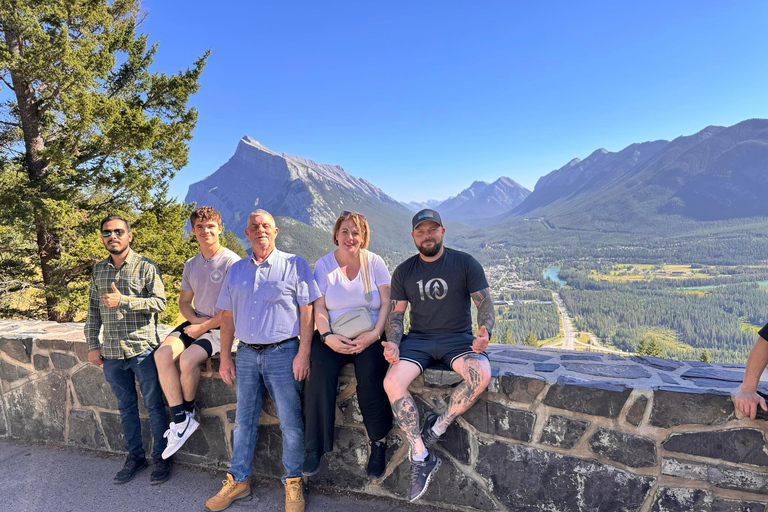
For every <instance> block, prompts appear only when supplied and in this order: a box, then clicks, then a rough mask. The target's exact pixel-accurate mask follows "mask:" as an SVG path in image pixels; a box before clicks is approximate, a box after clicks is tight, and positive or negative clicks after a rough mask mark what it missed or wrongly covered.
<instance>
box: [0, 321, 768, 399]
mask: <svg viewBox="0 0 768 512" xmlns="http://www.w3.org/2000/svg"><path fill="white" fill-rule="evenodd" d="M171 329H172V327H171V326H167V325H160V326H158V331H159V332H160V335H161V338H162V337H163V336H165V335H166V334H168V333H169V332H170V331H171ZM0 340H25V341H26V340H32V341H33V342H34V343H38V342H39V341H48V342H58V343H56V344H53V345H49V346H48V347H46V348H54V349H57V348H59V349H65V348H73V347H74V344H75V343H84V342H85V340H84V335H83V324H82V323H61V324H60V323H56V322H47V321H27V320H0ZM70 343H72V344H73V345H69V344H70ZM59 344H61V345H62V346H57V345H59ZM0 349H2V345H0ZM487 352H488V355H489V357H490V360H491V366H492V368H493V375H494V377H500V376H504V375H508V376H521V377H528V378H532V379H538V380H542V381H546V382H551V383H557V384H561V385H576V386H585V387H597V388H601V389H607V388H611V389H613V390H622V389H626V388H637V389H649V390H662V391H675V392H683V393H697V394H698V393H712V394H718V395H729V394H731V393H732V392H733V391H734V390H735V389H736V388H738V386H739V385H740V384H741V380H742V378H743V376H744V365H743V364H730V363H704V362H700V361H675V360H671V359H663V358H660V357H652V356H619V355H615V354H602V353H597V352H576V351H567V350H561V349H551V348H536V347H529V346H525V345H500V344H493V345H490V346H489V347H488V351H487ZM443 373H445V375H443ZM425 379H426V381H427V385H451V384H453V383H454V382H453V381H454V380H455V379H451V378H450V374H448V373H447V372H443V371H442V370H434V369H431V370H428V371H427V372H426V374H425ZM758 390H759V391H761V392H762V393H765V394H768V373H764V374H763V376H762V377H761V380H760V385H759V386H758Z"/></svg>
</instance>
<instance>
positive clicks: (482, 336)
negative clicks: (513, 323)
mask: <svg viewBox="0 0 768 512" xmlns="http://www.w3.org/2000/svg"><path fill="white" fill-rule="evenodd" d="M471 297H472V302H474V303H475V307H476V308H477V336H476V337H475V341H474V342H473V343H472V350H473V351H474V352H476V353H478V354H479V353H480V352H483V351H484V350H485V349H486V348H488V343H489V342H490V338H491V331H493V326H494V325H495V324H496V310H495V309H494V307H493V299H492V298H491V289H490V288H484V289H482V290H478V291H476V292H474V293H472V294H471Z"/></svg>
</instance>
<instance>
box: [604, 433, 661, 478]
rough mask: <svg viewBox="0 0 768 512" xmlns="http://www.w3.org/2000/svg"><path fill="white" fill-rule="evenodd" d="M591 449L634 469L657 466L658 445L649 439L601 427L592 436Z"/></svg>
mask: <svg viewBox="0 0 768 512" xmlns="http://www.w3.org/2000/svg"><path fill="white" fill-rule="evenodd" d="M589 448H590V449H591V450H592V451H593V452H594V453H596V454H598V455H602V456H603V457H605V458H607V459H610V460H612V461H615V462H619V463H621V464H624V465H625V466H629V467H632V468H648V467H651V466H655V465H656V460H657V458H656V443H655V442H653V440H651V439H648V438H647V437H643V436H636V435H632V434H625V433H624V432H618V431H616V430H610V429H607V428H602V427H601V428H598V429H597V430H595V432H594V433H593V434H592V435H591V436H590V438H589Z"/></svg>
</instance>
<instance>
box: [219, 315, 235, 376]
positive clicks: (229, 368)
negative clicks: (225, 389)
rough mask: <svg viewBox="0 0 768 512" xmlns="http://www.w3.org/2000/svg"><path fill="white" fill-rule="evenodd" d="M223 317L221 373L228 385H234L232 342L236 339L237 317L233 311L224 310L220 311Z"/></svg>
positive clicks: (220, 336) (220, 355)
mask: <svg viewBox="0 0 768 512" xmlns="http://www.w3.org/2000/svg"><path fill="white" fill-rule="evenodd" d="M219 316H220V317H221V332H220V335H219V340H220V341H221V353H220V354H219V375H220V376H221V380H223V381H224V383H226V384H228V385H230V386H231V385H232V383H233V382H234V378H235V365H234V363H233V362H232V342H233V341H234V339H235V319H234V316H232V311H229V310H222V311H220V312H219Z"/></svg>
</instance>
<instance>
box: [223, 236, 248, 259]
mask: <svg viewBox="0 0 768 512" xmlns="http://www.w3.org/2000/svg"><path fill="white" fill-rule="evenodd" d="M220 240H221V242H222V245H223V246H224V247H226V248H227V249H229V250H230V251H232V252H234V253H235V254H237V255H238V256H240V257H241V258H246V257H248V253H247V252H245V249H243V246H242V244H241V243H240V241H239V240H238V239H237V235H235V234H234V233H233V232H231V231H230V230H228V229H225V230H224V233H223V234H222V235H221V238H220Z"/></svg>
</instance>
